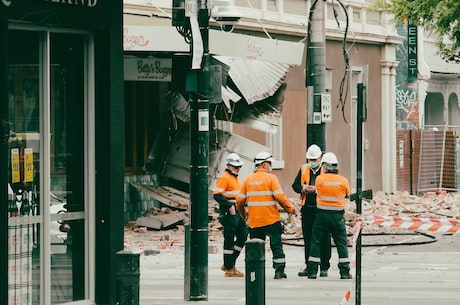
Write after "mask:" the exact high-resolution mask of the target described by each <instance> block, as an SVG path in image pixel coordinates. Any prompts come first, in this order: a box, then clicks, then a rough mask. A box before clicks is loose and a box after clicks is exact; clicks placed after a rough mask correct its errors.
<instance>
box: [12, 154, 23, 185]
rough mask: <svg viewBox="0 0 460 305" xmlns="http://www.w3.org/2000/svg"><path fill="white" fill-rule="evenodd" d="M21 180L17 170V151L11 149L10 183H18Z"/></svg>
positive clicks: (19, 172)
mask: <svg viewBox="0 0 460 305" xmlns="http://www.w3.org/2000/svg"><path fill="white" fill-rule="evenodd" d="M20 180H21V171H20V169H19V149H18V148H13V149H11V183H18V182H20Z"/></svg>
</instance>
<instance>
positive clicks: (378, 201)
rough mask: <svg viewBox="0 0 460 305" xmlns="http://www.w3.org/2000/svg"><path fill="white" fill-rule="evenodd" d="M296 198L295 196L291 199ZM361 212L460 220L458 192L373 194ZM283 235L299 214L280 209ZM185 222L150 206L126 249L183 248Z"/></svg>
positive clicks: (293, 230) (351, 218)
mask: <svg viewBox="0 0 460 305" xmlns="http://www.w3.org/2000/svg"><path fill="white" fill-rule="evenodd" d="M292 201H293V202H295V200H292ZM361 211H362V213H361V214H362V216H370V217H373V216H398V217H418V218H430V219H456V220H460V193H447V192H442V191H441V192H427V193H425V194H423V195H421V196H416V195H411V194H409V193H408V192H399V193H392V194H388V193H384V192H377V193H375V194H373V198H372V199H371V200H365V199H363V200H362V202H361ZM208 212H209V226H208V233H209V245H210V246H209V252H210V253H213V252H216V251H219V250H218V249H220V248H221V243H222V240H223V237H222V226H221V224H220V223H219V221H218V220H217V216H218V205H217V203H215V202H212V201H210V203H209V210H208ZM282 219H283V223H284V236H285V237H286V238H290V239H295V238H299V237H301V236H302V230H301V219H300V215H299V214H298V213H297V214H294V215H292V216H291V217H288V215H287V214H286V213H282ZM345 220H346V224H347V231H348V233H349V234H352V232H353V230H354V225H355V223H356V220H357V214H356V202H355V201H351V202H349V204H347V207H346V211H345ZM186 223H188V213H187V211H184V210H175V209H171V208H168V207H163V208H161V209H157V208H153V209H150V210H149V211H146V213H145V215H144V216H143V217H140V218H138V219H137V220H136V221H131V222H129V223H128V224H127V226H126V227H125V249H130V250H132V251H139V252H141V253H143V254H145V255H149V254H156V253H159V252H165V251H168V250H169V251H173V250H175V249H183V247H184V236H185V227H184V224H186ZM397 231H401V229H398V228H391V227H390V228H388V227H380V226H376V225H365V226H363V231H362V232H363V233H388V232H397Z"/></svg>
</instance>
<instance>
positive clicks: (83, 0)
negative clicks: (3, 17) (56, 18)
mask: <svg viewBox="0 0 460 305" xmlns="http://www.w3.org/2000/svg"><path fill="white" fill-rule="evenodd" d="M42 1H43V2H53V3H56V4H67V5H73V6H86V7H95V6H96V5H97V1H98V0H42ZM13 2H14V0H0V3H1V4H3V5H4V6H10V5H11V3H13Z"/></svg>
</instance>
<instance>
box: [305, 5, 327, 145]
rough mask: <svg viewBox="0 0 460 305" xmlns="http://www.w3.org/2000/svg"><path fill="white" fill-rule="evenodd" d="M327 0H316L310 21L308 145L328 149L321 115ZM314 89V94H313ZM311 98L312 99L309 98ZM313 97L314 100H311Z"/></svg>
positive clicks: (324, 84)
mask: <svg viewBox="0 0 460 305" xmlns="http://www.w3.org/2000/svg"><path fill="white" fill-rule="evenodd" d="M324 3H325V0H315V1H314V2H313V4H312V6H311V8H310V22H309V25H310V26H311V27H310V28H309V30H310V31H309V33H308V45H307V59H306V86H307V92H308V91H310V93H309V94H307V96H308V98H307V103H308V104H309V105H310V106H309V107H307V110H308V111H309V112H311V113H307V147H309V146H310V145H311V144H316V145H318V146H319V147H320V148H321V149H322V150H323V151H326V125H325V123H324V122H323V120H322V116H321V107H322V105H321V98H322V96H323V94H325V93H326V38H325V37H326V35H325V20H324ZM311 91H313V94H311ZM309 99H310V100H309ZM311 99H312V100H311Z"/></svg>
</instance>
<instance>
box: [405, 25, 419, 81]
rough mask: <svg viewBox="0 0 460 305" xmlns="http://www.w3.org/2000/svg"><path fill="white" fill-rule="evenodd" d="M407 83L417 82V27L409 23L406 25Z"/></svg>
mask: <svg viewBox="0 0 460 305" xmlns="http://www.w3.org/2000/svg"><path fill="white" fill-rule="evenodd" d="M407 69H408V71H407V81H408V82H409V83H411V82H413V81H415V80H417V74H418V68H417V26H416V25H415V24H413V23H411V22H409V23H408V25H407Z"/></svg>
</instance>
